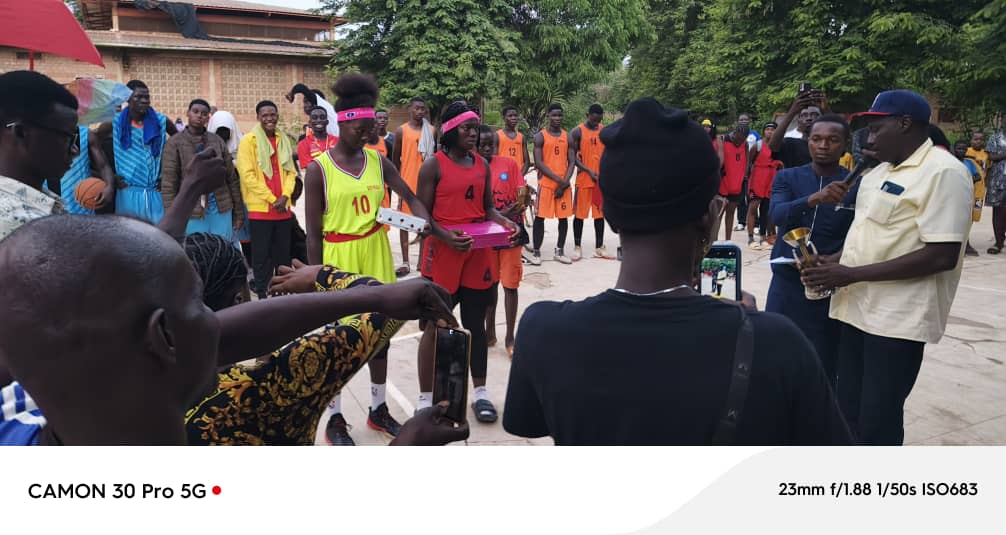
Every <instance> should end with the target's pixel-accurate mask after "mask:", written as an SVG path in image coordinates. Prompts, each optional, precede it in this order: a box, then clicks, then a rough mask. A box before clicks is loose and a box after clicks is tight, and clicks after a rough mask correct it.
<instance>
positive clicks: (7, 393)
mask: <svg viewBox="0 0 1006 535" xmlns="http://www.w3.org/2000/svg"><path fill="white" fill-rule="evenodd" d="M0 409H2V411H0V446H37V445H38V435H39V432H40V431H42V428H43V427H45V417H44V416H42V411H40V410H38V405H36V404H35V400H33V399H31V396H29V395H28V393H27V392H25V391H24V388H21V385H20V384H18V382H17V381H14V382H13V383H11V384H9V385H7V386H5V387H3V389H0Z"/></svg>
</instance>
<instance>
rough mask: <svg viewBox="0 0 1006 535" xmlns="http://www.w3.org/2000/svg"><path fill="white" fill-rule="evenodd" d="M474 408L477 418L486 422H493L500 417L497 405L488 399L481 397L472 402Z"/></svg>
mask: <svg viewBox="0 0 1006 535" xmlns="http://www.w3.org/2000/svg"><path fill="white" fill-rule="evenodd" d="M472 410H473V411H475V419H476V420H478V421H480V422H482V423H484V424H491V423H493V422H495V421H496V418H497V417H498V415H497V414H496V407H494V406H493V402H491V401H489V400H488V399H480V400H478V401H476V402H475V403H472Z"/></svg>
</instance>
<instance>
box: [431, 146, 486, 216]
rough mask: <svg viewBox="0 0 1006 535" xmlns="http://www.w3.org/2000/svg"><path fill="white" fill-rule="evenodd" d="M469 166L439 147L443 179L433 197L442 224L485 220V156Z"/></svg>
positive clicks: (438, 159) (438, 157) (434, 212)
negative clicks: (456, 160) (455, 160)
mask: <svg viewBox="0 0 1006 535" xmlns="http://www.w3.org/2000/svg"><path fill="white" fill-rule="evenodd" d="M472 155H473V156H475V164H474V165H472V166H471V167H469V168H465V167H462V166H460V165H458V164H456V163H454V162H453V161H452V160H451V158H450V156H447V154H446V153H444V152H442V151H437V153H436V158H437V163H438V164H439V165H440V181H439V182H437V193H436V197H435V198H434V201H433V220H434V221H436V222H437V223H439V224H441V225H457V224H461V223H478V222H480V221H485V219H486V210H485V193H486V165H485V160H483V159H482V157H481V156H478V155H476V154H474V153H472Z"/></svg>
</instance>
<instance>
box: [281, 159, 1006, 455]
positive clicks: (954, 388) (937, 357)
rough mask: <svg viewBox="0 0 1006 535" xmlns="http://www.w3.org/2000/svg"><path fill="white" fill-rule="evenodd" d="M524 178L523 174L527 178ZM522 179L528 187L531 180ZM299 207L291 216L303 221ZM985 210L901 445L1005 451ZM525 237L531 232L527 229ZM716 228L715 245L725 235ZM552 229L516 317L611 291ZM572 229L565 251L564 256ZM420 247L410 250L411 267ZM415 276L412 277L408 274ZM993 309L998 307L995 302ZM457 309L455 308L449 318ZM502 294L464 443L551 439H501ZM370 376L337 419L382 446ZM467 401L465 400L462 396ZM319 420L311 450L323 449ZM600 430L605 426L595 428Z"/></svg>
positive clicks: (996, 299) (1005, 302)
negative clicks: (486, 408)
mask: <svg viewBox="0 0 1006 535" xmlns="http://www.w3.org/2000/svg"><path fill="white" fill-rule="evenodd" d="M529 178H530V175H529ZM529 182H530V180H529ZM302 210H303V208H302V206H299V207H298V210H297V211H298V217H300V218H301V221H303V212H302ZM991 216H992V210H991V209H986V210H985V214H984V215H983V218H982V221H981V222H980V223H976V224H975V226H974V228H973V230H972V239H971V243H972V244H974V246H975V247H976V248H977V249H978V250H979V252H980V253H981V256H980V257H978V258H973V257H967V258H966V259H965V261H964V272H963V276H962V278H961V284H960V287H959V289H958V291H957V298H956V300H955V301H954V305H953V308H952V310H951V315H950V319H949V322H948V323H949V324H948V326H947V331H946V335H945V336H944V337H943V339H942V340H941V341H940V343H938V344H930V345H928V346H927V347H926V353H925V360H924V361H923V364H922V370H921V372H920V373H919V378H918V381H917V383H916V385H915V388H914V389H913V391H912V394H911V396H910V397H909V399H908V402H907V405H906V409H905V443H906V444H910V445H1004V444H1006V328H997V326H1004V327H1006V253H1004V254H1002V255H999V256H991V255H988V254H986V253H985V250H986V249H987V248H988V247H989V246H991V245H992V243H993V239H992V223H991ZM529 230H530V228H529ZM722 232H723V231H722V230H721V236H720V239H722V238H723V236H722ZM556 233H557V230H556V222H555V221H549V222H548V224H547V225H546V234H545V243H544V245H543V246H542V259H543V260H544V262H543V263H542V265H541V266H537V267H535V266H530V265H526V264H525V266H524V280H523V282H522V283H521V288H520V305H519V306H520V308H519V311H518V316H517V317H518V323H519V321H520V314H521V313H522V312H523V310H524V309H525V308H526V307H527V306H528V305H529V304H531V303H533V302H535V301H541V300H566V299H571V300H579V299H583V298H585V297H588V296H591V295H595V294H597V293H600V292H602V291H604V290H605V289H608V288H611V287H612V285H613V284H614V281H615V279H616V277H617V275H618V268H619V262H618V261H617V260H604V259H594V258H591V256H592V255H593V253H594V228H593V226H592V225H591V224H590V223H589V222H588V223H587V224H585V225H584V231H583V234H584V235H583V244H584V251H583V252H584V256H585V258H584V259H583V260H581V261H579V262H576V263H574V264H572V265H562V264H559V263H557V262H554V261H552V251H553V248H554V247H555V240H556ZM572 234H573V230H572V224H570V230H569V237H568V238H567V240H566V241H567V243H566V254H567V255H570V254H572V250H573V249H572V242H573V237H572ZM390 238H391V242H392V243H391V249H392V252H393V254H394V257H395V261H396V263H397V262H399V261H400V260H401V253H400V245H399V242H398V232H395V231H394V230H393V231H392V232H391V234H390ZM746 238H747V236H746V231H745V232H734V235H733V241H734V242H735V243H737V245H739V246H741V248H742V251H743V253H742V263H743V272H742V281H743V286H744V289H745V290H746V291H749V292H751V293H752V294H754V295H755V297H756V298H757V299H758V304H759V307H760V308H761V307H763V306H764V303H765V296H766V295H767V292H768V286H769V282H770V280H771V271H770V270H769V265H768V260H769V251H753V250H750V249H748V248H747V246H746V242H747V240H746ZM605 245H606V246H607V249H608V251H609V253H610V254H612V255H614V253H615V248H616V246H617V245H618V236H617V235H615V234H613V233H612V232H611V229H610V228H607V229H606V233H605ZM418 253H419V248H418V245H413V246H412V247H411V249H410V255H411V258H410V260H411V264H412V266H413V269H415V265H416V262H417V258H418V256H417V255H418ZM413 276H414V275H413ZM997 303H998V304H997ZM455 312H457V311H455ZM504 321H505V317H504V311H503V298H502V292H501V295H500V299H499V305H498V310H497V313H496V322H497V337H498V339H499V344H498V345H497V347H493V348H490V349H489V378H488V387H489V393H490V397H491V399H492V401H493V403H494V404H495V405H496V408H497V410H498V411H499V413H500V420H499V421H497V422H496V423H495V424H482V423H479V422H477V421H476V420H475V419H474V415H473V414H472V412H471V409H470V408H469V409H468V411H469V412H468V414H469V419H470V425H471V438H470V439H469V440H468V442H467V443H468V444H469V445H532V444H537V445H545V444H552V441H551V439H549V438H544V439H536V440H528V439H524V438H521V437H516V436H513V435H510V434H508V433H507V432H505V431H504V430H503V427H502V425H501V420H502V414H503V401H504V399H505V396H506V384H507V377H508V375H509V370H510V362H509V359H508V358H507V355H506V351H505V350H504V349H503V346H502V344H503V336H504V330H505V323H504ZM418 335H419V332H418V326H417V324H416V322H409V323H408V324H406V325H405V327H403V328H402V330H401V331H400V332H399V333H398V334H397V336H396V337H395V338H394V339H393V341H392V344H391V350H390V353H389V359H390V362H389V366H388V378H389V380H388V396H387V398H388V407H389V409H390V410H391V413H392V415H394V416H395V418H397V419H398V420H399V421H400V422H404V421H405V420H406V419H407V418H408V415H411V414H412V411H413V408H414V406H415V403H416V397H417V396H418V393H419V392H418V383H417V379H416V350H417V347H418V342H419V338H418ZM369 385H370V379H369V374H368V373H367V371H366V370H363V371H361V372H360V373H359V374H357V376H356V377H354V378H353V379H352V380H351V381H350V383H349V384H348V387H347V388H346V389H345V390H344V391H343V399H342V408H343V413H344V415H345V417H346V419H347V421H348V422H349V424H350V425H351V426H352V429H351V431H350V434H351V436H352V437H353V439H354V440H355V441H356V443H357V444H359V445H381V444H386V443H387V442H388V440H389V439H388V437H385V436H384V435H383V434H381V433H378V432H376V431H373V430H371V429H370V428H368V427H367V425H366V421H367V409H368V407H369V406H370V389H369ZM469 397H470V394H469ZM325 423H326V422H325V420H324V419H323V420H322V421H321V422H320V425H319V429H318V436H317V438H318V440H317V443H318V444H325V441H324V435H323V429H324V425H325ZM599 424H600V425H603V422H599Z"/></svg>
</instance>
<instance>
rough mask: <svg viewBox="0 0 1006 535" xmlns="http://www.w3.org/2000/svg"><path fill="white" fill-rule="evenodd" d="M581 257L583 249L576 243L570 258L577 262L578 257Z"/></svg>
mask: <svg viewBox="0 0 1006 535" xmlns="http://www.w3.org/2000/svg"><path fill="white" fill-rule="evenodd" d="M582 258H583V249H582V248H581V247H580V246H579V245H577V246H576V247H573V256H572V260H573V261H574V262H579V261H580V259H582Z"/></svg>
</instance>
